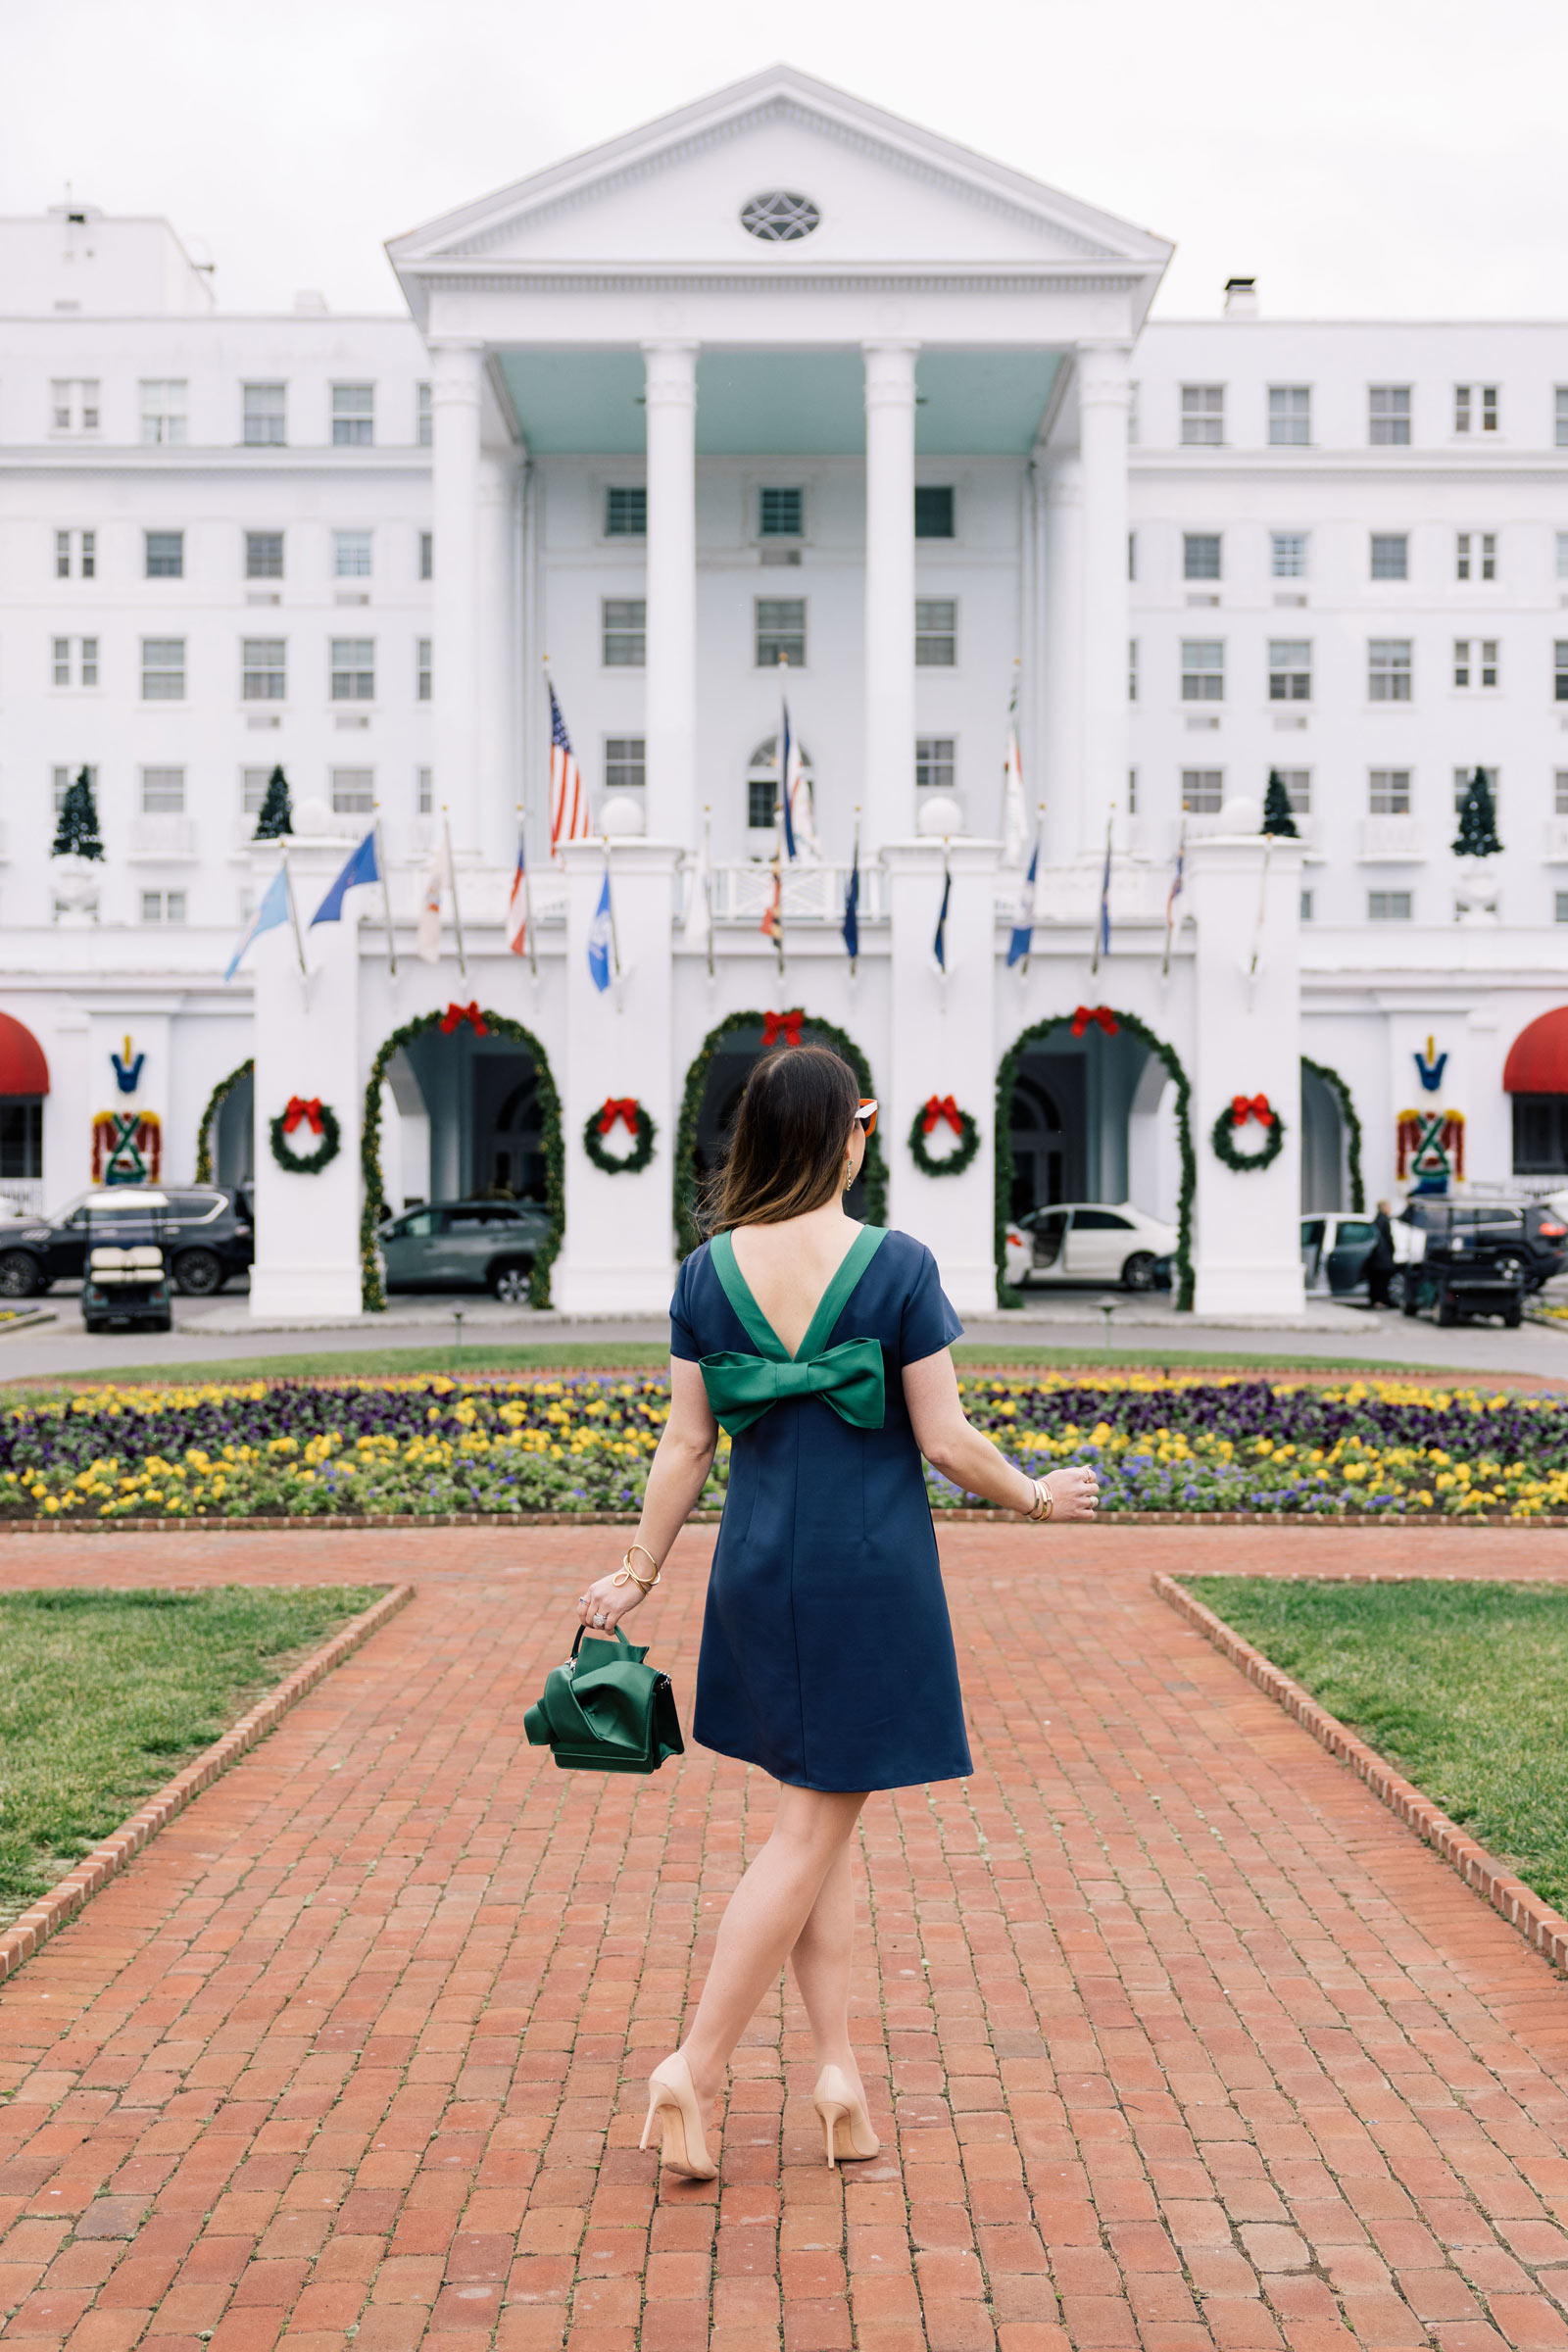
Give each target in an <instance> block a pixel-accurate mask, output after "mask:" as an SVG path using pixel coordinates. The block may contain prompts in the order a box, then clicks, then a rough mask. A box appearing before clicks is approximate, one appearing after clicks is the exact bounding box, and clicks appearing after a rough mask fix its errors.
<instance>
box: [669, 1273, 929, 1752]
mask: <svg viewBox="0 0 1568 2352" xmlns="http://www.w3.org/2000/svg"><path fill="white" fill-rule="evenodd" d="M731 1279H733V1275H732V1277H731ZM750 1306H751V1311H752V1313H753V1314H754V1316H755V1318H756V1320H757V1322H758V1323H760V1322H761V1321H762V1318H761V1315H760V1309H759V1308H757V1307H756V1303H755V1300H753V1301H751V1302H750ZM962 1329H963V1326H962V1324H961V1323H960V1322H959V1321H958V1318H957V1316H956V1314H955V1313H954V1310H953V1308H952V1306H951V1304H950V1303H949V1301H948V1299H946V1297H945V1296H944V1295H943V1290H942V1284H941V1280H940V1277H939V1276H938V1273H937V1266H936V1260H935V1259H934V1258H933V1256H932V1255H931V1252H930V1250H927V1249H926V1248H925V1246H924V1245H923V1243H920V1242H917V1241H915V1240H913V1239H912V1238H911V1237H910V1236H909V1235H908V1234H906V1233H893V1232H889V1233H888V1234H887V1235H886V1236H885V1237H884V1239H883V1241H882V1243H881V1245H880V1247H879V1248H878V1249H877V1250H876V1253H875V1255H874V1256H873V1257H872V1258H871V1260H870V1262H869V1264H868V1265H867V1266H866V1267H865V1269H864V1271H863V1273H862V1274H861V1275H860V1277H859V1279H858V1282H857V1283H856V1286H855V1288H854V1289H853V1290H852V1291H851V1292H850V1294H849V1297H848V1299H847V1301H846V1303H845V1305H844V1307H843V1309H842V1311H841V1313H840V1314H839V1316H838V1319H837V1321H836V1322H835V1323H834V1324H833V1325H832V1328H831V1331H830V1332H829V1333H828V1334H827V1335H826V1341H827V1342H829V1343H838V1342H841V1341H845V1340H874V1341H876V1342H877V1343H878V1344H879V1346H880V1348H881V1350H882V1363H883V1376H884V1389H885V1400H884V1408H883V1409H884V1420H883V1426H882V1427H881V1428H880V1429H864V1428H854V1427H851V1426H850V1425H849V1423H848V1422H846V1421H845V1420H844V1419H842V1418H841V1417H840V1415H839V1414H838V1413H837V1412H836V1411H835V1410H834V1408H833V1406H832V1405H831V1404H829V1403H827V1402H825V1401H824V1400H823V1398H821V1397H816V1396H798V1397H782V1398H781V1399H780V1400H779V1401H778V1402H776V1403H775V1404H773V1405H772V1406H771V1407H770V1409H768V1410H767V1411H765V1412H764V1413H763V1414H762V1415H761V1417H760V1419H759V1420H758V1421H756V1422H755V1423H754V1424H753V1425H752V1426H751V1427H750V1428H748V1429H745V1430H743V1431H742V1432H741V1433H740V1434H739V1435H738V1436H736V1437H735V1438H734V1439H733V1440H732V1446H731V1453H730V1472H729V1492H728V1495H727V1496H726V1498H725V1503H724V1517H723V1522H722V1524H721V1526H720V1528H719V1531H718V1543H717V1545H716V1547H715V1549H714V1553H713V1566H712V1574H711V1579H710V1582H709V1588H708V1609H707V1615H706V1617H705V1619H704V1624H703V1646H702V1654H701V1658H700V1660H699V1663H698V1669H697V1706H696V1713H695V1717H694V1721H693V1726H692V1729H693V1734H694V1736H695V1738H696V1739H698V1740H700V1741H701V1742H702V1744H703V1745H704V1746H705V1747H711V1748H714V1749H716V1750H717V1752H718V1753H719V1754H720V1755H725V1756H736V1757H739V1758H740V1759H741V1761H742V1762H743V1763H747V1764H759V1765H760V1766H761V1767H762V1769H763V1771H765V1772H769V1773H771V1774H772V1775H773V1777H774V1778H775V1779H776V1780H779V1781H784V1782H788V1783H789V1784H791V1785H792V1786H793V1787H796V1788H800V1789H904V1788H908V1787H911V1786H913V1785H916V1784H918V1783H921V1782H925V1781H947V1780H956V1779H960V1778H962V1777H963V1776H964V1775H966V1774H967V1773H969V1772H970V1771H971V1770H972V1769H973V1768H972V1766H971V1763H970V1759H969V1742H968V1739H967V1736H966V1734H965V1731H964V1721H963V1698H962V1693H961V1692H960V1691H959V1688H958V1667H957V1660H956V1657H955V1655H954V1648H953V1629H952V1626H951V1624H950V1622H949V1619H948V1605H947V1598H946V1595H945V1594H944V1593H943V1589H942V1571H941V1567H940V1565H939V1563H938V1559H937V1544H936V1532H935V1529H934V1528H933V1526H932V1522H931V1508H930V1503H929V1501H928V1499H927V1495H926V1487H925V1475H924V1471H923V1468H922V1465H921V1459H920V1450H919V1447H918V1446H916V1444H915V1441H914V1432H913V1430H912V1428H911V1427H910V1424H909V1416H908V1412H907V1408H906V1406H905V1401H904V1382H903V1371H904V1367H905V1365H906V1364H912V1363H919V1362H920V1361H921V1359H922V1358H923V1357H925V1356H929V1355H935V1354H936V1353H937V1352H938V1351H939V1350H940V1349H942V1348H946V1347H947V1346H948V1345H949V1343H950V1342H951V1341H953V1340H956V1339H957V1338H958V1337H959V1335H960V1334H961V1332H962ZM809 1336H810V1335H808V1337H809ZM802 1345H803V1348H805V1345H806V1343H805V1342H803V1343H802ZM775 1347H776V1343H775ZM670 1351H671V1353H672V1354H674V1355H677V1356H681V1357H683V1358H685V1359H686V1360H687V1361H689V1362H700V1361H701V1359H702V1358H703V1357H704V1356H711V1355H716V1354H720V1353H723V1352H725V1351H741V1352H746V1353H750V1354H753V1355H760V1354H761V1353H763V1350H762V1349H761V1348H759V1347H758V1345H757V1343H756V1341H755V1340H754V1338H753V1336H752V1334H751V1332H749V1331H748V1329H747V1326H746V1323H745V1322H743V1320H742V1319H741V1316H740V1315H739V1314H738V1313H737V1312H736V1309H735V1307H734V1306H733V1305H732V1304H731V1302H730V1299H729V1297H728V1296H727V1295H726V1292H725V1289H724V1285H723V1283H722V1282H721V1281H720V1279H719V1274H718V1271H717V1269H716V1268H715V1266H714V1264H713V1261H712V1251H711V1247H710V1245H709V1244H707V1243H704V1244H703V1246H702V1247H701V1248H700V1249H698V1250H694V1251H693V1252H692V1254H691V1256H690V1257H688V1258H687V1259H686V1261H685V1263H684V1264H683V1265H682V1267H681V1269H680V1274H679V1276H678V1278H677V1281H676V1284H675V1296H674V1299H672V1301H671V1303H670Z"/></svg>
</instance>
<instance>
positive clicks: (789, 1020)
mask: <svg viewBox="0 0 1568 2352" xmlns="http://www.w3.org/2000/svg"><path fill="white" fill-rule="evenodd" d="M805 1018H806V1009H805V1006H804V1005H796V1007H795V1009H794V1011H793V1012H764V1013H763V1015H762V1045H763V1049H764V1051H765V1049H766V1048H767V1047H768V1046H776V1045H777V1044H778V1042H779V1039H780V1038H782V1039H783V1040H784V1043H785V1044H786V1045H787V1046H798V1045H799V1044H800V1042H801V1023H802V1021H804V1020H805Z"/></svg>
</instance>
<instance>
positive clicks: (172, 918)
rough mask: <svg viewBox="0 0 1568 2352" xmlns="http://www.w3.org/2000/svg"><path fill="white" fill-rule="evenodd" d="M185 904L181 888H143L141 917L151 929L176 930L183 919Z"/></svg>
mask: <svg viewBox="0 0 1568 2352" xmlns="http://www.w3.org/2000/svg"><path fill="white" fill-rule="evenodd" d="M185 907H186V897H185V893H184V892H183V891H182V890H144V891H143V892H142V894H141V919H142V921H143V923H144V924H146V925H147V926H148V927H149V928H152V929H160V928H161V929H164V930H169V929H170V928H173V929H175V930H177V929H178V928H179V927H180V926H181V925H182V924H183V922H184V920H185Z"/></svg>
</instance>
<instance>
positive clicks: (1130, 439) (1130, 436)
mask: <svg viewBox="0 0 1568 2352" xmlns="http://www.w3.org/2000/svg"><path fill="white" fill-rule="evenodd" d="M1143 429H1144V427H1143V403H1142V400H1141V397H1140V387H1139V384H1138V380H1137V378H1136V376H1135V377H1134V379H1133V380H1132V382H1131V383H1130V384H1129V385H1128V386H1127V446H1128V448H1129V449H1136V448H1137V446H1138V441H1139V436H1140V435H1141V433H1142V432H1143Z"/></svg>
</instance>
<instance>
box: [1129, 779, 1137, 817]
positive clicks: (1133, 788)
mask: <svg viewBox="0 0 1568 2352" xmlns="http://www.w3.org/2000/svg"><path fill="white" fill-rule="evenodd" d="M1127 813H1128V815H1129V816H1136V815H1137V814H1138V770H1137V768H1136V767H1130V768H1129V769H1128V770H1127Z"/></svg>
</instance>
